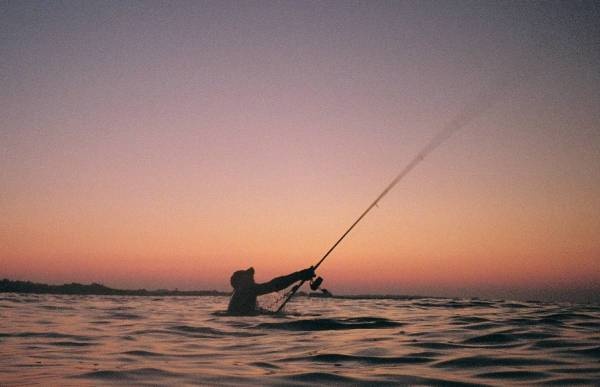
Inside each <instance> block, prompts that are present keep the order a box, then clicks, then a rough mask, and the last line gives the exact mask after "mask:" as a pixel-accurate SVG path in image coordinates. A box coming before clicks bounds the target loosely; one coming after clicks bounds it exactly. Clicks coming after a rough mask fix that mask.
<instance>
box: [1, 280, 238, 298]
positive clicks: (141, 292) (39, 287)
mask: <svg viewBox="0 0 600 387" xmlns="http://www.w3.org/2000/svg"><path fill="white" fill-rule="evenodd" d="M0 293H32V294H72V295H97V296H230V295H231V293H230V292H221V291H218V290H167V289H158V290H146V289H136V290H128V289H113V288H109V287H108V286H104V285H102V284H98V283H92V284H89V285H86V284H79V283H76V282H73V283H70V284H63V285H48V284H41V283H36V282H31V281H11V280H9V279H6V278H5V279H3V280H2V281H0Z"/></svg>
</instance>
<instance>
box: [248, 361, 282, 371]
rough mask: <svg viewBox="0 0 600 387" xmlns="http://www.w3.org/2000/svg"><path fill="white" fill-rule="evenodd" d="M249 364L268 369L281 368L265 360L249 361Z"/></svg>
mask: <svg viewBox="0 0 600 387" xmlns="http://www.w3.org/2000/svg"><path fill="white" fill-rule="evenodd" d="M250 365H253V366H255V367H259V368H268V369H280V368H281V367H279V366H277V365H275V364H273V363H267V362H265V361H257V362H254V363H250Z"/></svg>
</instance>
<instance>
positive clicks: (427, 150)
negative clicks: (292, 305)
mask: <svg viewBox="0 0 600 387" xmlns="http://www.w3.org/2000/svg"><path fill="white" fill-rule="evenodd" d="M510 78H512V77H510ZM511 80H512V81H514V80H515V78H513V79H506V78H504V79H502V80H500V81H499V82H494V84H493V85H492V86H491V87H489V88H488V89H487V90H484V91H483V92H482V93H481V94H480V95H479V98H477V100H476V102H475V103H474V104H473V105H471V106H470V108H468V109H465V110H463V111H462V112H461V113H460V114H459V115H458V116H456V117H455V118H454V119H453V120H452V121H450V122H449V123H448V124H447V125H446V126H444V127H443V128H442V129H441V130H440V131H439V132H438V133H437V134H436V135H435V136H433V138H431V140H429V142H428V143H427V144H426V145H425V146H424V147H423V148H422V149H421V151H420V152H419V153H417V155H416V156H415V157H414V158H413V159H412V160H411V161H410V162H409V163H408V164H407V165H406V166H405V167H404V169H402V171H400V173H399V174H398V175H396V177H395V178H394V179H393V180H392V182H391V183H390V184H389V185H388V186H387V187H386V188H385V189H384V190H383V191H382V192H381V193H380V194H379V196H377V198H376V199H375V200H374V201H373V203H371V204H370V205H369V206H368V207H367V209H366V210H365V211H363V213H362V214H361V215H360V216H359V217H358V218H357V219H356V220H355V221H354V223H352V225H351V226H350V227H349V228H348V229H347V230H346V231H345V232H344V233H343V234H342V236H341V237H340V238H339V239H338V240H337V241H336V242H335V243H334V244H333V245H332V246H331V247H330V248H329V250H327V252H326V253H325V255H323V257H321V259H320V260H319V261H318V262H317V263H316V264H315V265H314V266H313V268H314V269H315V270H316V269H317V268H318V267H319V266H321V264H322V263H323V261H325V259H326V258H327V257H328V256H329V254H331V252H332V251H333V250H335V248H336V247H337V246H338V245H339V244H340V243H341V242H342V240H344V238H345V237H346V236H347V235H348V234H349V233H350V231H352V229H353V228H354V227H355V226H356V225H357V224H358V223H359V222H360V221H361V220H362V219H363V218H364V217H365V216H366V215H367V214H368V213H369V212H370V211H371V210H372V209H373V207H375V206H377V203H379V201H380V200H381V199H383V197H384V196H385V195H387V194H388V192H390V191H391V190H392V188H394V187H395V186H396V184H398V183H399V182H400V180H402V179H403V178H404V177H405V176H406V175H407V174H408V173H409V172H410V171H412V170H413V169H414V168H415V167H416V166H417V165H419V164H420V163H421V162H422V161H423V160H425V158H426V157H427V156H428V155H429V154H431V153H432V152H433V151H435V150H436V149H437V148H438V147H439V146H440V145H442V144H443V143H444V142H446V141H447V140H448V139H449V138H450V137H451V136H452V135H453V134H454V133H456V132H457V131H459V130H460V129H462V128H464V127H465V126H466V125H467V124H469V123H470V122H471V121H473V120H474V119H475V118H477V117H478V116H480V115H481V114H483V113H484V112H485V111H487V110H488V109H489V108H490V107H491V106H492V105H493V104H494V102H496V101H497V100H498V98H499V97H500V95H501V94H503V92H504V91H506V89H507V86H508V85H509V84H511V83H513V82H511ZM305 282H306V280H302V281H301V282H300V283H298V284H297V285H295V286H294V287H293V288H292V289H291V290H290V292H289V293H288V294H287V295H286V297H285V299H284V301H283V303H282V304H281V305H280V306H279V308H278V309H277V312H279V311H281V310H282V309H283V307H284V306H285V305H286V304H287V303H288V301H290V299H291V298H292V297H293V296H294V294H296V292H297V291H298V289H300V287H302V285H304V283H305Z"/></svg>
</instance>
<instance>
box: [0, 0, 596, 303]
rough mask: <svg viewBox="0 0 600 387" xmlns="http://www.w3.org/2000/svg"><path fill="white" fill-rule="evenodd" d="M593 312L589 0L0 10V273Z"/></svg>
mask: <svg viewBox="0 0 600 387" xmlns="http://www.w3.org/2000/svg"><path fill="white" fill-rule="evenodd" d="M482 100H484V101H489V103H490V107H489V108H488V109H487V110H486V111H483V112H481V113H480V114H474V115H473V116H472V117H471V119H469V120H468V122H466V124H465V125H464V127H463V128H462V129H461V130H460V131H458V132H457V133H456V134H455V135H454V136H453V137H452V138H450V139H449V140H448V141H447V142H446V143H444V144H443V145H442V146H441V147H440V148H439V149H437V150H436V151H435V152H434V153H432V154H431V155H430V156H429V157H428V158H426V159H425V160H424V161H423V162H422V163H421V164H420V165H419V166H418V167H417V168H416V169H414V170H413V171H412V172H411V174H409V175H408V176H407V177H406V178H405V179H404V180H402V181H401V182H400V184H399V185H398V186H397V187H396V188H395V189H394V190H393V191H392V192H390V194H389V195H388V196H386V198H385V199H384V200H383V201H382V202H381V203H380V205H379V207H378V208H375V209H374V210H373V212H372V213H370V214H369V215H368V216H367V217H366V218H365V219H364V221H363V222H362V223H361V224H359V225H358V226H357V228H356V229H355V230H354V231H353V232H352V233H351V234H350V235H349V236H348V238H347V239H346V240H345V241H344V242H343V243H342V244H341V245H340V246H339V247H338V248H337V249H336V250H335V251H334V252H333V253H332V255H331V256H330V257H329V258H328V259H327V261H325V263H324V264H323V265H322V267H321V268H320V269H319V274H320V275H322V276H323V277H324V278H325V283H324V286H325V287H326V288H328V289H330V290H331V291H332V292H333V293H347V294H348V293H394V294H422V295H432V296H451V297H454V296H478V297H493V298H510V299H532V298H533V299H548V300H574V301H590V300H596V301H600V296H598V294H600V285H599V284H600V237H599V235H600V3H598V2H594V1H587V2H575V1H573V2H508V1H503V2H481V1H407V2H400V1H398V2H377V1H365V2H354V1H342V2H329V1H327V2H324V1H323V2H321V1H319V2H303V1H298V2H266V1H265V2H252V1H239V2H222V1H214V2H201V1H191V2H178V1H175V2H152V1H142V2H136V1H123V2H120V1H118V2H117V1H115V2H105V1H101V2H95V1H75V2H58V1H43V2H42V1H40V2H30V1H1V2H0V114H1V120H0V135H1V136H0V218H1V219H2V220H1V222H0V278H4V277H6V278H10V279H22V280H32V281H37V282H47V283H63V282H73V281H75V282H101V283H104V284H105V285H108V286H112V287H119V288H139V287H145V288H151V289H156V288H175V287H177V288H179V289H219V290H228V289H229V276H230V275H231V273H232V272H233V271H234V270H237V269H241V268H246V267H248V266H254V267H255V269H256V279H257V280H258V281H262V280H268V279H270V278H271V277H272V276H275V275H280V274H286V273H288V272H291V271H294V270H298V269H301V268H304V267H307V266H309V265H311V264H314V263H315V262H316V261H317V260H318V259H319V258H320V257H321V256H322V255H323V254H324V253H325V251H326V250H327V249H328V248H329V247H330V246H331V245H332V244H333V242H335V240H336V239H337V238H338V237H339V236H340V235H341V234H342V233H343V232H344V230H345V229H346V228H347V227H348V226H349V225H350V224H351V223H352V222H353V221H354V220H355V219H356V217H358V215H360V213H361V212H362V211H363V210H364V209H365V208H366V207H367V206H368V205H369V203H370V202H372V201H373V200H374V199H375V197H377V195H378V194H379V193H380V192H381V190H382V189H383V188H385V186H386V185H387V184H388V183H389V182H390V181H391V180H392V179H393V178H394V176H395V175H396V174H397V173H398V172H399V171H400V170H401V169H402V168H403V167H404V166H405V165H406V163H408V162H409V161H410V160H411V159H412V158H413V157H414V156H415V154H416V153H418V152H419V150H420V149H421V148H422V147H423V146H424V145H425V144H426V143H427V142H428V141H429V139H430V138H431V137H432V136H434V135H435V133H437V132H438V131H439V130H440V129H442V128H443V127H444V126H446V125H448V124H449V123H450V122H451V121H452V120H453V119H455V118H456V117H457V116H458V115H460V114H461V112H463V111H470V110H472V109H473V106H478V104H481V102H482Z"/></svg>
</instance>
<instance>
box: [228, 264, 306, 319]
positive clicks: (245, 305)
mask: <svg viewBox="0 0 600 387" xmlns="http://www.w3.org/2000/svg"><path fill="white" fill-rule="evenodd" d="M314 276H315V270H314V269H313V268H312V267H309V268H308V269H304V270H300V271H297V272H295V273H292V274H288V275H286V276H283V277H277V278H273V279H272V280H271V281H269V282H265V283H262V284H257V283H256V282H254V268H253V267H251V268H249V269H248V270H238V271H236V272H235V273H233V275H232V276H231V286H233V294H232V295H231V300H229V307H228V308H227V312H228V313H229V314H235V315H248V314H256V313H258V312H259V310H258V309H257V307H256V296H261V295H263V294H268V293H273V292H278V291H280V290H282V289H285V288H287V287H288V286H290V285H291V284H293V283H294V282H296V281H303V280H304V281H308V280H310V279H311V278H313V277H314Z"/></svg>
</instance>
